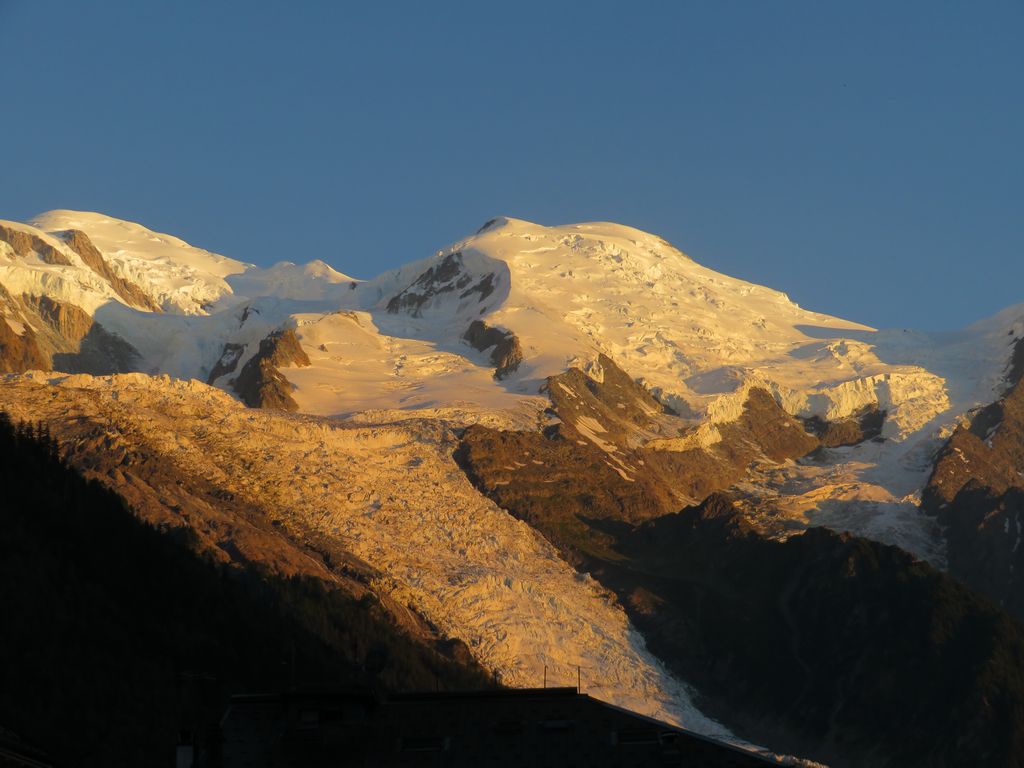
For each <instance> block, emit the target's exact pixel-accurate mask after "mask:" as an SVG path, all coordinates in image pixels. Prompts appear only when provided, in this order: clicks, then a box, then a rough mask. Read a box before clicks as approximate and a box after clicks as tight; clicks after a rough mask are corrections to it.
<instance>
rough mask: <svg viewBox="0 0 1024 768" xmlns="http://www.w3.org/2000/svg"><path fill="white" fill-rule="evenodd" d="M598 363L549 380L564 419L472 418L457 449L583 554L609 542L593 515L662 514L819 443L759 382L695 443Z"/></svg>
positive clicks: (604, 550)
mask: <svg viewBox="0 0 1024 768" xmlns="http://www.w3.org/2000/svg"><path fill="white" fill-rule="evenodd" d="M597 363H598V365H597V367H596V368H595V369H594V371H593V372H594V374H595V375H594V376H590V375H588V374H586V373H584V372H583V371H581V370H578V369H571V370H569V371H567V372H566V373H564V374H560V375H558V376H553V377H551V378H550V379H549V380H548V383H547V391H548V393H549V396H550V397H551V403H552V404H551V408H550V415H551V416H552V417H553V418H555V419H556V421H555V423H553V424H552V425H551V426H549V427H548V428H547V429H545V430H544V431H543V432H525V431H520V432H516V431H503V430H497V429H492V428H489V427H485V426H481V425H474V426H471V427H469V428H468V429H467V430H466V431H465V432H464V433H463V436H462V440H461V442H460V445H459V448H458V450H457V452H456V458H457V460H458V461H459V463H460V466H462V467H463V469H464V471H465V472H466V473H467V475H468V476H469V478H470V479H471V481H472V482H473V483H474V484H475V485H476V486H477V487H478V488H479V489H480V490H481V491H482V492H483V493H485V494H486V495H487V496H489V497H490V498H491V499H493V500H494V501H495V502H496V503H497V504H498V505H499V506H501V507H504V508H505V509H508V510H509V511H511V512H512V513H513V514H515V515H517V516H519V517H521V518H522V519H523V520H526V521H527V522H529V523H530V524H532V525H535V526H536V527H538V528H540V529H541V530H542V531H544V532H545V535H547V536H549V537H550V538H551V539H552V541H554V542H555V543H556V544H557V545H558V546H559V547H560V548H562V550H563V551H564V552H566V553H567V555H568V556H569V557H570V558H571V559H572V560H573V561H574V562H579V561H580V559H581V558H582V557H584V556H585V555H586V554H587V553H588V552H594V553H600V554H602V555H605V556H606V555H607V554H608V545H609V542H608V540H607V537H606V536H605V535H604V534H603V533H602V531H601V530H600V529H599V528H595V527H594V526H591V525H588V524H587V522H586V520H588V519H608V520H619V521H627V522H630V523H637V522H640V521H643V520H646V519H650V518H652V517H657V516H658V515H662V514H665V513H666V512H669V511H671V510H673V509H677V508H678V507H679V506H680V505H681V504H684V503H686V500H687V499H702V498H704V497H705V496H707V495H708V494H709V493H711V492H713V491H715V490H719V489H723V488H728V487H729V486H730V485H732V484H733V483H735V482H737V481H739V480H741V479H742V478H743V477H744V476H745V474H746V472H747V468H748V466H749V465H751V464H752V463H754V462H758V461H767V462H778V461H784V460H786V459H791V458H797V457H800V456H804V455H806V454H807V453H809V452H811V451H813V450H814V449H815V448H816V447H817V446H818V441H817V440H816V439H815V438H814V437H813V436H811V435H809V434H807V432H805V431H804V430H803V428H802V426H801V425H800V423H799V422H798V421H797V420H796V419H794V418H793V417H792V416H790V415H789V414H787V413H785V411H783V410H782V408H781V407H780V406H779V405H778V403H776V402H775V400H774V398H773V397H772V396H771V395H770V394H769V393H768V392H766V391H764V390H760V389H752V390H750V392H749V393H748V397H747V401H746V404H745V406H744V409H743V411H742V413H741V414H740V416H739V418H738V419H736V420H735V421H734V422H731V423H729V424H722V425H719V426H718V431H719V438H720V439H719V440H718V441H717V442H715V443H713V444H709V445H702V444H700V443H696V442H693V443H689V442H688V441H687V438H686V431H687V430H692V427H691V426H690V425H689V424H688V423H686V422H684V421H683V420H682V419H680V418H678V417H676V416H675V415H674V414H673V413H672V412H671V410H670V409H669V408H667V407H665V406H663V405H661V404H660V403H659V402H658V401H657V400H655V399H654V398H653V397H652V396H651V395H650V393H649V392H647V391H646V390H645V389H644V388H643V387H642V386H640V385H639V384H637V383H636V382H635V381H633V379H632V378H630V377H629V375H628V374H626V373H625V372H624V371H622V370H621V369H620V368H619V367H618V366H617V365H615V363H614V362H613V361H612V360H611V359H609V358H607V357H605V356H601V357H600V358H599V359H598V361H597ZM680 433H682V434H683V436H682V437H680V436H679V435H680ZM665 445H669V446H672V447H671V448H665V447H659V446H665Z"/></svg>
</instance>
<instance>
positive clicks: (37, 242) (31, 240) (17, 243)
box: [0, 224, 71, 266]
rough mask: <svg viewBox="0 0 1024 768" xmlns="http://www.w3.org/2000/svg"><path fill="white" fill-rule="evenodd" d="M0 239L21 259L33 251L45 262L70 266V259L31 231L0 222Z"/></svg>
mask: <svg viewBox="0 0 1024 768" xmlns="http://www.w3.org/2000/svg"><path fill="white" fill-rule="evenodd" d="M0 240H3V241H4V242H5V243H7V244H8V245H10V246H11V248H12V249H14V255H15V256H17V257H19V258H22V259H23V258H25V257H26V256H30V255H31V254H33V253H35V254H38V256H39V258H40V259H42V260H43V261H44V262H46V263H47V264H55V265H61V266H71V259H69V258H68V257H67V256H66V255H65V254H63V253H61V252H60V251H59V250H57V249H56V248H54V247H53V246H52V245H51V244H50V243H48V242H46V241H45V240H44V239H43V238H41V237H39V236H38V235H35V234H33V233H31V232H25V231H24V230H21V229H15V228H14V227H9V226H7V225H6V224H0Z"/></svg>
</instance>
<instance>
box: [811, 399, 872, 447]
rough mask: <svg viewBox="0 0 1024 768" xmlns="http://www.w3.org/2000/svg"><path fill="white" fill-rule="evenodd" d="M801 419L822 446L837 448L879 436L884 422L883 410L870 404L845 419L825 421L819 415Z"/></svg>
mask: <svg viewBox="0 0 1024 768" xmlns="http://www.w3.org/2000/svg"><path fill="white" fill-rule="evenodd" d="M803 421H804V424H805V426H806V428H807V431H809V432H810V433H811V434H813V435H815V436H816V437H817V438H818V439H819V440H820V441H821V444H822V445H823V446H824V447H826V448H839V447H840V446H844V445H857V444H858V443H862V442H864V441H865V440H873V439H874V438H876V437H878V436H880V435H881V434H882V427H883V426H884V424H885V411H884V410H882V409H880V408H879V407H878V405H877V404H872V405H869V406H868V407H866V408H864V409H863V410H862V411H861V412H860V413H858V414H854V415H853V416H851V417H849V418H846V419H836V420H834V421H826V420H825V419H823V418H821V417H820V416H812V417H810V418H808V419H804V420H803Z"/></svg>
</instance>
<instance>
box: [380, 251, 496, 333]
mask: <svg viewBox="0 0 1024 768" xmlns="http://www.w3.org/2000/svg"><path fill="white" fill-rule="evenodd" d="M495 280H496V278H495V276H494V275H493V274H488V275H484V276H483V277H480V278H479V279H477V278H474V276H473V275H470V274H468V273H467V272H466V270H465V265H464V264H463V260H462V253H461V252H459V251H455V252H454V253H450V254H448V255H447V256H446V257H445V258H444V260H443V261H441V262H439V263H437V264H435V265H434V266H432V267H430V268H429V269H427V270H426V271H425V272H424V273H423V274H421V275H420V276H419V277H417V278H416V280H415V282H413V284H412V285H410V286H409V287H408V288H406V289H405V290H403V291H402V292H401V293H399V294H398V295H397V296H394V297H392V299H391V300H390V301H388V304H387V310H388V312H391V313H393V314H394V313H397V312H406V313H408V314H410V315H412V316H413V317H420V316H421V314H422V312H423V309H424V307H425V306H426V305H428V304H429V302H430V301H431V299H433V298H435V297H437V296H441V295H444V294H456V295H457V296H458V297H459V299H468V298H470V297H472V296H473V295H474V294H476V295H477V301H483V300H484V299H486V298H487V297H488V296H490V295H491V294H492V293H493V292H494V287H495Z"/></svg>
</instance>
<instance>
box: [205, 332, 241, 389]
mask: <svg viewBox="0 0 1024 768" xmlns="http://www.w3.org/2000/svg"><path fill="white" fill-rule="evenodd" d="M244 352H245V345H244V344H232V343H231V342H230V341H229V342H227V343H226V344H225V345H224V349H223V350H222V351H221V353H220V357H218V358H217V362H216V363H215V364H214V366H213V368H212V369H211V370H210V375H209V376H207V377H206V383H207V384H213V382H215V381H216V380H217V379H219V378H220V377H221V376H226V375H227V374H229V373H234V372H235V369H236V368H237V367H238V361H239V360H240V359H241V358H242V355H243V354H244Z"/></svg>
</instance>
